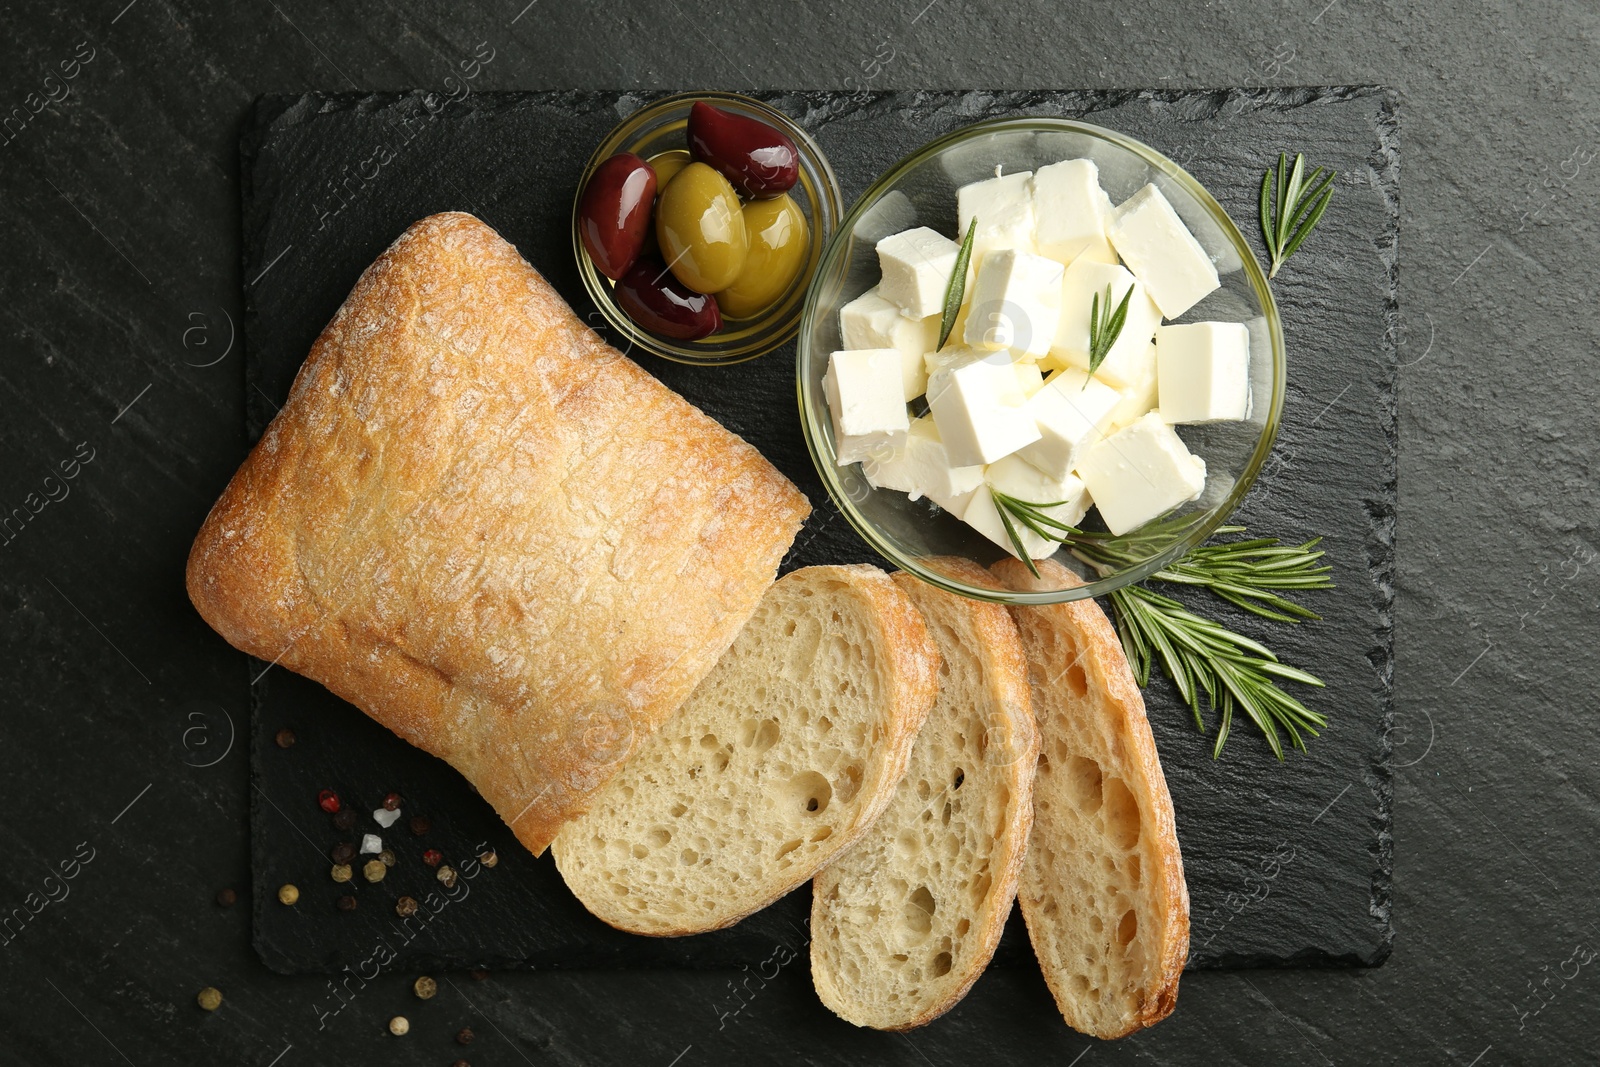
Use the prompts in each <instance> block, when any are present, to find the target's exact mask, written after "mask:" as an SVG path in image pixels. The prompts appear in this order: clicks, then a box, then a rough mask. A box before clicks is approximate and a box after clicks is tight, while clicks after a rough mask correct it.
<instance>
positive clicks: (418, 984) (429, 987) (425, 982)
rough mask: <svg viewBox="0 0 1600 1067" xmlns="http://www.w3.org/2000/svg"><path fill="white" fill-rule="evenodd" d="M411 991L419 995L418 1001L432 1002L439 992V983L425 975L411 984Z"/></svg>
mask: <svg viewBox="0 0 1600 1067" xmlns="http://www.w3.org/2000/svg"><path fill="white" fill-rule="evenodd" d="M411 991H412V992H413V993H415V994H416V995H417V999H418V1000H432V999H433V995H434V994H435V993H437V992H439V983H438V982H435V981H434V980H433V979H432V978H429V977H428V976H427V975H423V976H422V977H421V978H418V979H417V980H416V981H415V982H413V983H411Z"/></svg>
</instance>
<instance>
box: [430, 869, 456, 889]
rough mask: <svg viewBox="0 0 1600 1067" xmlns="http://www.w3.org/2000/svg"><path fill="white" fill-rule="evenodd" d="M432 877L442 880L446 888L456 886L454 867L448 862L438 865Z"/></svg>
mask: <svg viewBox="0 0 1600 1067" xmlns="http://www.w3.org/2000/svg"><path fill="white" fill-rule="evenodd" d="M434 877H435V878H437V879H439V881H441V882H443V883H444V887H445V888H446V889H454V888H455V887H456V869H455V868H454V867H452V866H450V865H449V864H448V863H447V864H445V865H444V866H443V867H440V868H439V869H438V871H436V872H435V873H434Z"/></svg>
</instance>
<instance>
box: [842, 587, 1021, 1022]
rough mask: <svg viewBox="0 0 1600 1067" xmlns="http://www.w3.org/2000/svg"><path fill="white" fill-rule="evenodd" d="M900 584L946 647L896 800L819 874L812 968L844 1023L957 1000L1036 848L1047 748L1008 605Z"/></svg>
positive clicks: (919, 1015)
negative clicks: (1041, 765) (1032, 845)
mask: <svg viewBox="0 0 1600 1067" xmlns="http://www.w3.org/2000/svg"><path fill="white" fill-rule="evenodd" d="M957 562H964V561H957ZM966 565H967V566H969V567H975V565H973V564H970V563H967V564H966ZM896 580H897V581H898V582H900V583H901V585H902V588H904V589H905V590H906V591H907V593H908V594H909V595H910V596H911V597H912V600H913V601H914V602H915V603H916V604H917V606H918V607H919V608H920V609H921V611H922V613H923V616H924V618H925V619H926V620H927V622H928V628H929V630H930V632H931V633H932V634H933V635H934V637H935V640H936V643H937V644H938V646H939V653H940V657H941V660H942V666H941V668H940V688H939V696H938V698H937V700H936V701H935V702H934V706H933V710H931V711H930V712H929V713H928V720H927V722H926V723H925V724H924V725H923V728H922V732H921V733H920V734H919V735H918V736H917V742H916V745H915V746H914V747H913V749H912V754H911V764H910V767H909V768H908V769H907V771H906V775H905V777H904V778H903V779H902V780H901V782H900V785H899V787H898V788H897V789H896V790H895V795H894V799H893V800H892V801H891V802H890V804H889V807H888V808H887V809H886V810H885V811H884V813H883V815H882V816H881V817H879V819H878V821H877V822H876V823H874V824H873V826H872V829H871V830H869V831H868V832H867V834H866V835H864V836H863V837H862V839H861V841H860V842H859V843H858V844H856V845H855V847H853V848H852V849H851V850H850V851H849V852H847V853H845V854H844V855H843V856H841V857H840V858H839V859H838V860H837V861H836V862H835V863H833V864H832V865H830V866H829V867H828V868H827V869H826V870H824V871H823V872H822V873H821V874H819V875H818V876H817V879H816V883H815V887H814V896H813V899H812V912H811V935H812V936H811V969H812V975H813V979H814V981H815V984H816V989H817V995H818V996H819V997H820V998H821V1000H822V1002H823V1003H824V1004H826V1005H827V1006H828V1007H829V1008H831V1009H833V1011H835V1012H836V1013H838V1014H839V1015H840V1016H841V1017H843V1018H844V1019H846V1020H848V1021H850V1022H853V1023H855V1024H856V1025H858V1026H872V1027H877V1028H879V1029H894V1030H903V1029H908V1028H910V1027H914V1026H921V1025H923V1024H925V1023H927V1022H930V1021H932V1020H933V1019H935V1018H937V1017H938V1016H939V1015H941V1014H943V1013H944V1012H945V1011H948V1010H949V1009H950V1008H951V1007H952V1006H954V1005H955V1004H956V1003H957V1002H958V1001H959V1000H960V999H961V997H962V996H964V995H965V994H966V992H967V990H968V989H969V988H971V986H972V983H973V982H975V981H976V980H977V978H978V976H979V975H980V974H982V973H983V969H984V968H985V967H986V966H987V965H988V963H989V960H990V958H991V957H992V956H993V954H994V949H995V946H996V944H998V942H999V940H1000V934H1001V932H1002V930H1003V929H1004V927H1005V921H1006V916H1007V915H1009V914H1010V912H1011V903H1012V900H1013V899H1014V898H1015V896H1016V888H1017V877H1018V874H1019V872H1020V869H1021V864H1022V858H1023V853H1024V850H1025V849H1026V847H1027V839H1028V827H1029V825H1030V823H1031V821H1032V810H1033V809H1032V802H1031V784H1032V779H1033V774H1034V768H1033V764H1034V757H1035V755H1036V753H1037V751H1038V749H1037V741H1036V737H1035V732H1034V726H1033V712H1032V708H1031V702H1030V697H1029V692H1028V675H1027V665H1026V661H1025V660H1024V658H1023V655H1022V649H1021V643H1020V640H1019V638H1018V635H1017V631H1016V627H1015V626H1014V625H1013V623H1012V621H1011V618H1010V615H1009V614H1008V613H1007V611H1006V609H1005V608H1004V607H1001V606H1000V605H996V604H983V603H979V602H977V601H972V600H966V599H963V598H961V597H957V596H954V595H952V594H949V593H944V592H941V591H939V590H937V589H934V588H933V587H932V586H928V585H925V584H923V583H920V582H918V581H916V580H915V579H914V578H911V577H910V576H909V575H897V576H896ZM969 580H970V579H969ZM977 581H978V582H985V581H987V576H986V575H984V574H983V573H982V572H981V571H979V573H978V575H977Z"/></svg>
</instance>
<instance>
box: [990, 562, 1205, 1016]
mask: <svg viewBox="0 0 1600 1067" xmlns="http://www.w3.org/2000/svg"><path fill="white" fill-rule="evenodd" d="M1037 565H1038V567H1039V571H1040V574H1041V576H1042V577H1041V578H1034V577H1033V576H1032V575H1031V574H1029V573H1028V570H1027V568H1026V567H1025V566H1024V565H1023V564H1022V563H1020V562H1018V561H1016V560H1001V561H1000V562H999V563H996V564H995V565H994V567H993V568H991V569H992V570H993V572H994V574H995V576H996V577H998V578H999V579H1000V580H1001V581H1002V582H1003V583H1005V584H1006V585H1007V586H1009V587H1010V588H1012V589H1019V590H1046V589H1059V588H1062V587H1064V586H1068V585H1076V584H1078V580H1077V578H1076V576H1075V575H1073V574H1072V572H1071V571H1069V570H1067V569H1066V568H1065V567H1062V566H1061V565H1060V564H1058V563H1054V562H1052V561H1049V560H1040V561H1039V563H1038V564H1037ZM1011 611H1012V615H1013V616H1014V617H1015V618H1016V620H1017V628H1018V630H1019V631H1020V632H1021V634H1022V644H1023V647H1024V648H1025V649H1026V650H1027V654H1028V665H1029V675H1030V677H1031V680H1032V683H1033V709H1034V713H1035V715H1036V716H1037V717H1038V721H1039V773H1038V776H1037V777H1036V778H1035V779H1034V783H1033V837H1032V840H1031V841H1030V842H1029V845H1028V858H1027V861H1026V863H1025V864H1024V865H1023V871H1022V884H1021V886H1020V888H1019V889H1018V891H1017V899H1018V901H1019V902H1020V903H1021V905H1022V917H1023V918H1024V919H1025V920H1026V921H1027V924H1028V937H1029V938H1030V939H1031V940H1032V941H1033V949H1034V952H1035V954H1036V955H1037V956H1038V957H1039V964H1040V966H1041V967H1042V968H1043V970H1044V977H1045V982H1046V983H1047V984H1048V985H1049V986H1050V992H1051V993H1053V994H1054V995H1055V998H1056V1005H1057V1006H1058V1007H1059V1008H1060V1009H1061V1014H1062V1016H1063V1017H1064V1018H1065V1019H1066V1020H1067V1024H1068V1025H1069V1026H1071V1027H1072V1028H1073V1029H1075V1030H1080V1031H1082V1032H1083V1033H1086V1034H1092V1035H1094V1036H1095V1037H1101V1038H1113V1037H1124V1036H1126V1035H1128V1034H1131V1033H1133V1032H1134V1031H1135V1030H1139V1029H1141V1028H1143V1027H1146V1026H1150V1025H1152V1024H1154V1023H1157V1022H1159V1021H1161V1020H1162V1019H1164V1018H1166V1016H1167V1015H1168V1014H1169V1013H1171V1011H1172V1009H1173V1007H1174V1006H1175V1005H1176V1004H1177V1000H1178V976H1179V974H1180V973H1182V971H1183V964H1184V960H1185V959H1186V958H1187V956H1188V953H1189V890H1188V888H1187V886H1185V884H1184V881H1183V858H1182V856H1181V855H1180V854H1179V852H1178V834H1177V828H1176V824H1175V821H1174V819H1173V814H1172V798H1171V796H1170V795H1169V794H1168V793H1167V782H1166V778H1165V777H1163V775H1162V773H1161V763H1160V761H1159V760H1158V759H1157V757H1156V745H1155V739H1154V738H1153V737H1152V736H1151V733H1150V723H1149V721H1148V720H1147V719H1146V718H1145V714H1144V697H1143V696H1142V695H1141V694H1140V692H1139V685H1138V683H1137V682H1135V681H1134V678H1133V672H1132V671H1131V670H1130V669H1129V668H1128V659H1127V656H1126V655H1124V654H1123V651H1122V642H1121V641H1120V640H1119V639H1118V637H1117V632H1116V629H1115V628H1114V627H1113V626H1112V625H1111V622H1110V620H1108V619H1107V618H1106V616H1105V612H1103V611H1101V610H1100V606H1099V605H1098V604H1096V603H1095V602H1094V601H1093V600H1077V601H1073V602H1072V603H1070V604H1051V605H1047V606H1042V607H1014V608H1012V609H1011Z"/></svg>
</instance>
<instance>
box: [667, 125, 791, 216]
mask: <svg viewBox="0 0 1600 1067" xmlns="http://www.w3.org/2000/svg"><path fill="white" fill-rule="evenodd" d="M689 151H690V152H691V153H693V155H694V158H696V159H698V160H700V161H701V162H702V163H709V164H711V166H713V167H715V168H716V169H717V170H718V171H720V172H721V173H722V176H723V177H724V178H726V179H728V181H729V182H731V183H732V184H733V187H734V188H735V189H737V190H739V191H740V192H741V193H743V194H744V195H745V196H750V197H754V198H756V199H757V200H765V199H767V198H768V197H772V196H777V195H778V194H779V193H785V192H788V191H789V189H790V187H791V186H793V185H794V183H795V182H796V181H797V180H798V179H799V177H800V151H799V149H797V148H795V146H794V142H793V141H791V140H790V139H789V137H788V135H787V134H785V133H784V132H783V131H781V130H778V129H774V128H773V127H771V126H769V125H767V124H766V123H765V122H762V121H760V120H759V119H753V118H749V117H748V116H745V115H736V114H734V113H733V112H731V111H724V110H722V109H721V108H719V107H712V106H711V105H710V104H707V103H705V102H704V101H701V102H697V103H696V104H695V105H694V107H692V108H690V109H689Z"/></svg>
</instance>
